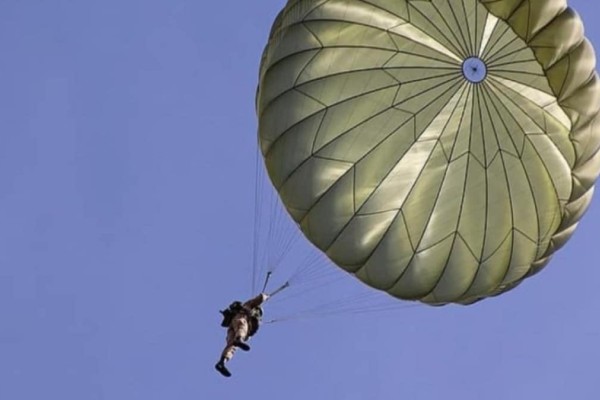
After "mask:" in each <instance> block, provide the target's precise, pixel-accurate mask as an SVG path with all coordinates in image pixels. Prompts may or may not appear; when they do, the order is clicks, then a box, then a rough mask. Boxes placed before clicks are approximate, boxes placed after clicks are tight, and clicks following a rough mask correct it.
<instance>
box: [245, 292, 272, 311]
mask: <svg viewBox="0 0 600 400" xmlns="http://www.w3.org/2000/svg"><path fill="white" fill-rule="evenodd" d="M268 298H269V295H268V294H266V293H261V294H259V295H258V296H256V297H255V298H253V299H250V300H248V301H247V302H245V303H244V307H247V308H256V307H258V306H260V305H261V304H262V303H264V302H265V301H267V299H268Z"/></svg>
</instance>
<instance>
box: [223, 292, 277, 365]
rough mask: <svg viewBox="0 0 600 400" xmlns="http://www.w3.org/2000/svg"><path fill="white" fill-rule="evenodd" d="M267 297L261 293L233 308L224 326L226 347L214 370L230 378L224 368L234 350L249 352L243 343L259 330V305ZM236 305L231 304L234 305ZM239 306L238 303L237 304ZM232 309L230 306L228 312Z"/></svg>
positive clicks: (260, 315)
mask: <svg viewBox="0 0 600 400" xmlns="http://www.w3.org/2000/svg"><path fill="white" fill-rule="evenodd" d="M268 298H269V296H268V295H267V294H265V293H261V294H259V295H258V296H256V297H255V298H253V299H251V300H248V301H247V302H245V303H243V304H241V305H240V306H239V307H235V308H234V310H235V311H233V312H234V314H233V315H232V316H231V320H230V321H228V323H226V324H225V326H227V339H226V345H225V348H224V349H223V352H222V353H221V359H220V360H219V362H218V363H217V365H215V368H216V369H217V370H218V371H219V372H220V373H221V374H223V375H225V376H231V373H230V372H229V371H228V370H227V368H226V367H225V363H227V362H228V361H229V360H231V358H233V355H234V354H235V351H236V349H237V348H238V347H239V348H241V349H242V350H244V351H248V350H250V346H248V345H247V344H246V343H245V342H246V341H247V340H248V338H249V337H251V336H252V335H254V334H255V333H256V331H257V330H258V328H259V325H260V318H261V317H262V309H261V308H260V306H261V304H262V303H264V302H265V301H266V300H267V299H268ZM235 304H236V303H233V304H232V306H233V305H235ZM238 304H239V303H238ZM231 309H232V307H231V306H230V310H231Z"/></svg>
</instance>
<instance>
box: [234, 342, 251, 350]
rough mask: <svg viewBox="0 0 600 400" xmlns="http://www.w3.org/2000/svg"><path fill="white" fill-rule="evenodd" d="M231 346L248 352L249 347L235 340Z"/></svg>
mask: <svg viewBox="0 0 600 400" xmlns="http://www.w3.org/2000/svg"><path fill="white" fill-rule="evenodd" d="M233 345H234V346H235V347H239V348H240V349H242V350H244V351H250V346H249V345H248V344H247V343H244V342H242V341H241V340H236V341H235V342H234V343H233Z"/></svg>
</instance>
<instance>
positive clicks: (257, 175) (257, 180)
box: [250, 146, 262, 295]
mask: <svg viewBox="0 0 600 400" xmlns="http://www.w3.org/2000/svg"><path fill="white" fill-rule="evenodd" d="M259 148H260V147H259V146H257V151H256V160H255V171H254V181H255V183H254V238H253V241H254V243H253V249H252V288H251V290H252V291H251V293H250V295H254V293H255V289H256V279H257V276H256V275H257V272H258V271H257V264H258V250H259V242H260V237H259V236H260V226H261V218H259V217H260V193H261V192H262V179H261V176H260V175H261V174H260V150H258V149H259Z"/></svg>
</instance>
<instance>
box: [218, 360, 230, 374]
mask: <svg viewBox="0 0 600 400" xmlns="http://www.w3.org/2000/svg"><path fill="white" fill-rule="evenodd" d="M215 369H216V370H217V371H219V372H220V373H221V375H223V376H226V377H227V378H229V377H230V376H231V372H229V370H228V369H227V367H226V366H225V360H223V359H220V360H219V362H218V363H217V364H216V365H215Z"/></svg>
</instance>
